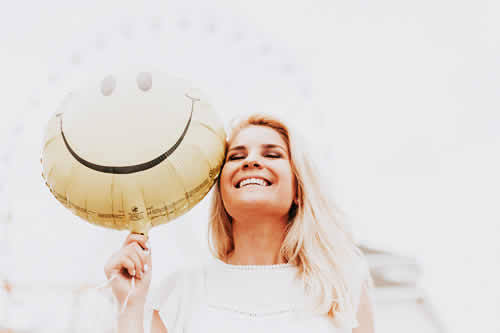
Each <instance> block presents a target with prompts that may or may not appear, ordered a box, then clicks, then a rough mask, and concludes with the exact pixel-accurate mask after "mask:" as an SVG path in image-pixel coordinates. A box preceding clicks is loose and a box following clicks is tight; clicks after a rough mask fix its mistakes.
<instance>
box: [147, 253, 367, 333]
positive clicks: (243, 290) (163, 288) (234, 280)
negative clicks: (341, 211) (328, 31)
mask: <svg viewBox="0 0 500 333" xmlns="http://www.w3.org/2000/svg"><path fill="white" fill-rule="evenodd" d="M297 272H298V269H297V267H295V266H293V265H291V264H280V265H259V266H240V265H229V264H226V263H224V262H223V261H220V260H217V259H214V260H213V261H212V262H210V263H209V264H206V265H203V266H201V267H197V268H193V269H185V270H182V271H179V272H176V273H174V274H172V275H170V276H169V277H168V278H167V279H166V280H165V281H163V282H162V283H161V285H160V287H159V288H158V289H157V290H153V291H152V293H150V298H149V301H148V303H147V305H146V307H145V323H144V328H145V332H147V333H149V332H150V331H151V328H150V327H151V318H152V313H153V309H156V310H158V311H159V314H160V317H161V319H162V321H163V323H164V325H165V326H166V327H167V330H168V333H181V332H182V333H198V332H203V333H221V332H231V333H234V332H242V333H246V332H259V333H265V332H273V333H279V332H286V333H295V332H308V331H311V330H313V331H314V332H315V333H327V332H328V333H333V332H338V333H346V332H352V328H354V327H357V326H358V323H357V322H356V320H355V319H353V320H348V321H347V322H348V324H347V325H345V324H344V325H343V326H342V324H339V322H337V321H334V320H332V319H331V318H329V317H327V316H326V315H320V314H317V313H314V312H313V311H311V310H310V309H312V303H311V302H310V301H309V298H307V297H306V295H305V293H304V289H303V287H302V284H301V282H300V280H299V279H298V278H297ZM354 278H356V279H358V280H359V281H360V283H359V289H357V290H354V291H353V295H354V297H353V299H354V300H358V302H357V303H356V301H354V308H355V309H357V307H358V304H359V298H360V295H361V287H362V286H361V284H362V282H363V281H364V278H366V276H365V277H363V276H361V274H360V276H358V277H354Z"/></svg>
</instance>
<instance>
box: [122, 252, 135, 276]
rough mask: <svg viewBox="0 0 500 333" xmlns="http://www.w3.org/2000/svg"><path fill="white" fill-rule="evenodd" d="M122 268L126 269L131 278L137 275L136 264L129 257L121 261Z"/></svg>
mask: <svg viewBox="0 0 500 333" xmlns="http://www.w3.org/2000/svg"><path fill="white" fill-rule="evenodd" d="M120 264H121V266H122V267H124V268H125V269H126V270H127V272H128V274H129V275H130V276H135V275H136V273H137V272H136V263H135V262H134V260H133V259H132V258H130V257H129V256H127V257H123V258H122V260H121V263H120Z"/></svg>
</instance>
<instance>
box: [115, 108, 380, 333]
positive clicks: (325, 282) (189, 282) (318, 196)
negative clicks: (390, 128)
mask: <svg viewBox="0 0 500 333" xmlns="http://www.w3.org/2000/svg"><path fill="white" fill-rule="evenodd" d="M320 179H321V178H320V177H319V176H318V174H317V172H316V171H315V168H314V166H313V163H312V161H311V160H310V158H309V157H308V156H307V154H306V150H305V147H304V145H303V144H301V143H300V139H299V137H298V136H297V135H296V134H295V133H294V132H292V131H291V130H290V128H289V127H287V126H286V125H285V124H284V122H282V121H280V120H278V119H276V118H273V117H270V116H262V115H253V116H250V117H248V118H246V119H245V120H243V121H241V122H240V123H239V124H238V125H237V126H235V127H234V129H233V131H232V134H231V135H230V137H229V140H228V145H227V152H226V158H225V163H224V166H223V168H222V171H221V174H220V177H219V178H218V180H217V184H216V186H215V192H214V195H213V201H212V206H211V218H210V224H209V235H210V236H209V244H210V248H211V251H212V253H213V255H214V257H215V258H214V260H213V262H210V263H207V264H205V265H202V266H201V267H195V268H192V269H189V270H181V271H179V272H177V273H174V274H173V275H171V276H169V277H168V278H167V279H166V280H165V281H164V282H163V283H162V284H161V285H160V287H159V289H158V290H156V291H155V292H154V293H152V294H151V296H147V295H148V288H149V281H150V279H151V270H150V269H149V268H150V265H151V261H150V257H149V253H150V252H149V246H148V244H146V243H145V239H144V238H143V237H142V236H139V235H131V236H129V238H128V239H127V241H126V242H125V246H124V247H123V248H122V249H121V250H120V251H119V252H117V253H116V254H115V255H114V256H113V257H112V258H111V259H110V260H109V261H108V264H107V266H106V267H107V268H106V269H107V273H108V276H109V275H110V273H111V272H112V271H116V272H121V271H122V269H123V268H124V267H125V268H127V267H133V268H135V269H137V271H138V273H137V274H138V276H139V286H138V287H137V289H138V290H137V293H136V294H135V295H132V297H131V298H130V299H129V306H128V308H127V310H126V311H125V312H123V313H121V314H120V317H119V324H118V327H119V332H142V329H143V327H142V322H143V320H144V324H145V328H146V331H147V332H155V333H160V332H169V333H172V332H202V331H203V332H221V331H223V332H225V331H237V332H255V331H258V332H303V331H306V330H311V329H314V331H315V332H320V333H321V332H325V333H326V332H358V333H360V332H364V333H372V332H373V331H374V328H373V312H372V297H371V287H372V280H371V277H370V275H369V271H368V267H367V264H366V262H365V259H364V257H363V256H362V254H361V251H360V250H359V249H358V248H357V247H356V246H355V245H354V243H353V240H352V237H351V235H350V233H349V232H348V230H347V228H346V227H345V226H344V225H343V224H342V222H341V221H340V220H339V219H338V217H337V214H336V212H335V209H334V205H333V203H332V202H331V200H330V198H329V197H328V196H327V195H325V192H324V191H323V190H322V188H321V183H320V181H319V180H320ZM138 245H140V246H138ZM143 249H147V250H148V251H147V252H146V251H144V250H143ZM144 267H146V268H144ZM129 272H130V269H129ZM125 274H126V273H125ZM125 287H126V286H125V285H122V286H119V285H118V284H115V285H114V287H113V288H114V291H115V295H116V296H117V299H118V300H119V301H120V302H122V300H123V295H124V294H125V290H121V289H124V288H125ZM353 329H354V330H353Z"/></svg>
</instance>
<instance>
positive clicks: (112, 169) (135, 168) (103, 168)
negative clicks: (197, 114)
mask: <svg viewBox="0 0 500 333" xmlns="http://www.w3.org/2000/svg"><path fill="white" fill-rule="evenodd" d="M185 96H186V97H187V98H189V99H190V100H191V112H190V114H189V119H188V121H187V123H186V126H185V127H184V130H183V131H182V134H181V136H180V137H179V139H177V142H175V143H174V144H173V145H172V147H170V149H168V150H167V151H166V152H164V153H163V154H161V155H160V156H158V157H156V158H154V159H152V160H150V161H147V162H144V163H140V164H135V165H126V166H107V165H99V164H95V163H92V162H90V161H87V160H85V159H84V158H82V157H81V156H79V155H78V154H77V153H76V152H75V151H74V150H73V149H72V148H71V146H70V144H69V142H68V140H67V139H66V136H65V135H64V130H63V123H62V115H63V113H59V114H57V115H56V116H57V117H58V118H59V124H60V127H61V135H62V138H63V141H64V145H65V146H66V148H67V149H68V151H69V153H70V154H71V155H72V156H73V157H74V158H75V159H76V160H77V161H78V162H80V163H81V164H83V165H85V166H86V167H88V168H90V169H92V170H95V171H100V172H104V173H112V174H130V173H135V172H140V171H144V170H148V169H151V168H153V167H155V166H157V165H158V164H160V163H161V162H163V161H164V160H165V159H166V158H167V157H169V156H170V155H171V154H172V153H173V152H174V151H175V150H176V149H177V147H179V145H180V144H181V143H182V140H184V137H185V136H186V133H187V131H188V129H189V125H191V119H192V118H193V111H194V103H195V102H197V101H199V99H197V98H194V97H191V96H189V95H188V94H186V95H185Z"/></svg>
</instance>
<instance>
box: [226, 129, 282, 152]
mask: <svg viewBox="0 0 500 333" xmlns="http://www.w3.org/2000/svg"><path fill="white" fill-rule="evenodd" d="M266 144H273V145H279V146H282V147H283V148H285V149H286V148H287V144H286V142H285V140H283V138H282V137H281V135H280V134H279V133H278V132H277V131H276V130H274V129H272V128H271V127H268V126H254V125H251V126H247V127H244V128H242V129H240V130H238V131H237V132H236V133H235V134H234V135H233V136H232V138H231V139H230V141H229V148H231V147H234V146H247V145H259V146H260V145H266ZM287 150H288V149H287Z"/></svg>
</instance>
